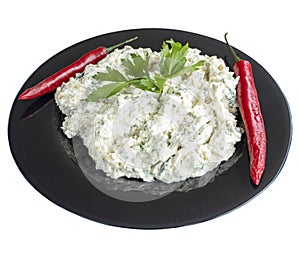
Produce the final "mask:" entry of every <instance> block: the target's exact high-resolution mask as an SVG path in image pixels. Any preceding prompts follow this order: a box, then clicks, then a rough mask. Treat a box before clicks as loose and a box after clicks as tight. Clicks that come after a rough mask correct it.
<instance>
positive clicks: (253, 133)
mask: <svg viewBox="0 0 300 258" xmlns="http://www.w3.org/2000/svg"><path fill="white" fill-rule="evenodd" d="M225 41H226V43H227V45H228V47H229V48H230V51H231V53H232V55H233V57H234V58H235V61H236V63H235V65H234V67H233V70H234V72H235V74H236V76H239V77H240V79H239V83H238V85H237V89H236V91H237V101H238V105H239V110H240V113H241V116H242V120H243V123H244V126H245V131H246V136H247V142H248V152H249V156H250V176H251V178H252V181H253V182H254V183H255V184H256V185H258V184H259V182H260V180H261V177H262V175H263V172H264V169H265V163H266V149H267V147H266V145H267V139H266V132H265V125H264V121H263V117H262V114H261V110H260V104H259V99H258V95H257V91H256V87H255V83H254V77H253V73H252V66H251V63H250V62H249V61H247V60H242V59H240V58H239V57H238V56H237V54H236V53H235V52H234V50H233V48H232V47H231V46H230V45H229V43H228V41H227V33H226V34H225Z"/></svg>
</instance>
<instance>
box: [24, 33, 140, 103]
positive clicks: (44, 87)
mask: <svg viewBox="0 0 300 258" xmlns="http://www.w3.org/2000/svg"><path fill="white" fill-rule="evenodd" d="M135 39H137V37H134V38H132V39H128V40H126V41H124V42H121V43H119V44H117V45H114V46H112V47H109V48H105V47H98V48H96V49H93V50H91V51H89V52H87V53H86V54H84V55H83V56H81V57H80V58H79V59H77V60H76V61H75V62H73V63H72V64H70V65H68V66H66V67H64V68H63V69H61V70H59V71H58V72H56V73H55V74H53V75H51V76H49V77H48V78H46V79H44V80H43V81H41V82H39V83H38V84H36V85H35V86H33V87H31V88H28V89H26V90H25V91H24V92H23V93H22V94H21V95H20V96H19V97H18V100H27V99H33V98H37V97H40V96H42V95H44V94H46V93H49V92H52V91H55V90H56V89H57V88H58V87H59V86H61V84H62V83H64V82H67V81H68V80H69V79H70V78H71V77H75V75H76V74H77V73H81V72H83V70H84V68H85V67H86V66H87V65H88V64H96V63H98V62H99V61H100V60H102V59H103V58H105V57H106V56H107V54H108V53H110V52H111V51H112V50H114V49H115V48H117V47H119V46H121V45H124V44H127V43H129V42H131V41H133V40H135Z"/></svg>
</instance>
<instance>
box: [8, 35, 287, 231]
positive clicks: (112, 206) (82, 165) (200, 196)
mask: <svg viewBox="0 0 300 258" xmlns="http://www.w3.org/2000/svg"><path fill="white" fill-rule="evenodd" d="M134 36H138V37H139V39H138V40H137V41H135V42H132V46H133V47H151V48H152V49H154V50H159V48H160V46H161V42H162V41H164V40H166V39H169V38H173V39H174V40H176V41H180V42H182V43H185V42H189V44H190V46H191V47H196V48H199V49H201V50H202V53H204V54H208V55H217V56H218V57H221V58H223V59H224V60H225V61H226V62H227V64H228V65H229V66H232V65H233V63H234V60H233V59H232V58H231V55H230V53H229V51H228V49H227V46H226V45H225V44H224V43H222V42H220V41H217V40H214V39H211V38H208V37H205V36H202V35H198V34H194V33H189V32H184V31H178V30H167V29H138V30H128V31H120V32H115V33H110V34H106V35H102V36H99V37H95V38H92V39H88V40H86V41H83V42H80V43H78V44H76V45H74V46H72V47H69V48H67V49H65V50H63V51H62V52H60V53H58V54H57V55H55V56H53V57H52V58H50V59H49V60H48V61H47V62H45V63H44V64H42V65H41V66H40V67H39V68H38V69H37V70H36V71H35V72H34V73H33V74H32V75H31V76H30V77H29V79H28V80H27V81H26V82H25V84H24V86H23V87H22V89H20V92H21V91H23V90H24V89H26V88H28V87H30V86H32V85H34V84H36V83H37V82H39V81H40V80H42V79H43V78H45V77H47V76H49V75H50V74H52V73H54V72H55V71H57V70H58V69H60V68H62V67H64V66H66V65H67V64H69V63H70V62H72V61H74V60H75V59H77V58H78V57H79V56H81V55H82V54H83V53H85V52H87V51H89V50H91V49H94V48H96V47H97V46H99V45H105V46H109V45H113V44H114V43H115V42H119V41H122V40H124V39H127V38H131V37H134ZM237 53H238V54H239V56H240V57H241V58H243V59H247V60H249V61H250V62H251V63H252V66H253V73H254V76H255V80H256V84H257V90H258V94H259V97H260V101H261V108H262V113H263V116H264V120H265V125H266V131H267V140H268V144H267V164H266V170H265V173H264V176H263V178H262V181H261V183H260V185H259V186H258V187H256V186H254V185H253V184H252V183H251V180H250V177H249V159H248V154H247V148H246V143H245V142H244V144H241V145H240V146H239V148H237V152H236V153H235V156H234V157H233V160H232V163H234V165H233V166H232V164H231V163H230V162H229V163H228V162H225V163H224V164H223V169H222V170H219V171H214V172H213V173H211V174H209V175H208V177H207V178H202V179H201V180H200V179H199V178H198V179H191V180H187V181H186V182H184V183H180V184H174V185H173V184H172V185H169V187H166V186H165V184H163V185H160V184H158V183H156V184H153V185H150V184H148V185H147V183H143V182H139V181H136V180H126V179H120V180H117V181H114V180H112V179H109V178H107V177H106V176H105V175H104V174H101V173H98V171H97V173H95V172H96V171H95V170H93V169H92V167H93V164H92V161H91V160H88V159H87V158H88V155H86V150H84V148H82V147H83V146H82V144H81V143H80V141H77V140H75V141H73V142H72V144H71V145H68V144H70V143H69V142H68V141H67V140H63V137H61V135H60V133H59V132H58V130H57V114H56V112H57V109H56V107H55V104H54V101H51V97H53V96H51V94H50V95H47V96H45V97H42V98H40V99H37V100H32V101H23V102H22V101H17V100H15V102H14V104H13V107H12V110H11V115H10V120H9V130H8V132H9V141H10V147H11V151H12V154H13V156H14V159H15V161H16V163H17V165H18V167H19V169H20V171H21V172H22V173H23V175H24V176H25V178H26V179H27V180H28V181H29V182H30V183H31V184H32V185H33V186H34V187H35V188H36V189H37V190H38V191H39V192H40V193H41V194H43V195H44V196H45V197H47V198H48V199H49V200H51V201H53V202H54V203H56V204H58V205H59V206H61V207H63V208H65V209H67V210H69V211H71V212H74V213H76V214H78V215H81V216H83V217H85V218H88V219H91V220H94V221H98V222H100V223H104V224H109V225H115V226H122V227H132V228H167V227H177V226H183V225H188V224H193V223H199V222H203V221H206V220H209V219H213V218H215V217H217V216H219V215H221V214H224V213H226V212H228V211H231V210H233V209H234V208H237V207H239V206H241V205H242V204H243V203H245V202H247V201H248V200H249V199H251V198H252V197H254V196H255V195H257V194H258V193H259V192H261V191H262V190H263V189H265V188H266V187H267V186H268V185H269V184H270V183H271V182H272V181H273V180H274V179H275V178H276V176H277V175H278V173H279V172H280V170H281V168H282V166H283V164H284V162H285V159H286V157H287V153H288V149H289V145H290V141H291V128H292V126H291V116H290V111H289V107H288V104H287V102H286V99H285V97H284V96H283V94H282V92H281V90H280V88H279V87H278V85H277V84H276V82H275V81H274V80H273V78H272V77H271V76H270V75H269V74H268V73H267V71H266V70H265V69H264V68H263V67H261V66H260V65H259V64H258V63H257V62H256V61H255V60H253V59H252V58H250V57H249V56H247V55H246V54H244V53H242V52H241V51H238V50H237ZM37 111H38V112H37ZM32 114H34V115H32ZM62 141H63V144H62ZM72 148H73V149H74V148H76V152H75V153H77V154H79V155H82V156H80V157H79V156H78V155H77V157H76V156H75V157H74V154H72ZM73 153H74V152H73ZM224 168H225V169H224ZM224 170H225V171H224ZM220 171H222V172H224V173H223V174H222V175H220V176H218V177H215V174H216V173H217V174H219V173H220ZM215 172H216V173H215ZM213 178H214V181H213V182H212V183H208V182H209V181H211V180H212V179H213ZM149 186H150V187H149ZM98 189H101V191H99V190H98ZM116 194H117V195H116ZM157 196H158V197H159V198H157ZM139 198H140V199H139ZM145 201H146V202H145Z"/></svg>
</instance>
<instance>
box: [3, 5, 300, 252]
mask: <svg viewBox="0 0 300 258" xmlns="http://www.w3.org/2000/svg"><path fill="white" fill-rule="evenodd" d="M3 2H4V1H2V3H1V8H0V9H1V15H0V24H1V40H0V44H1V48H0V51H1V55H0V68H1V69H0V75H1V83H0V84H1V86H0V87H1V92H2V94H1V95H0V97H1V100H0V105H1V109H0V110H1V111H0V112H1V113H0V114H1V120H0V121H1V134H0V135H1V155H0V157H1V179H0V191H1V192H0V198H1V199H0V204H1V212H0V223H1V224H0V237H1V240H0V243H1V244H0V246H1V247H0V256H1V257H121V256H122V257H163V256H165V257H191V256H192V257H195V256H200V255H201V256H203V257H220V256H222V257H274V256H275V255H276V257H280V256H281V257H282V256H283V255H284V257H299V246H298V245H299V230H300V222H299V217H300V213H299V196H300V187H299V182H300V180H299V179H300V176H299V175H300V172H299V171H298V170H299V168H298V161H299V143H300V142H299V116H298V112H299V108H300V104H299V103H300V100H299V97H298V96H299V95H297V92H299V90H298V88H299V87H300V85H299V67H300V64H299V60H300V56H299V29H297V25H299V24H300V19H299V12H298V7H297V6H296V3H297V1H289V0H285V1H261V0H260V1H253V0H252V1H240V0H239V1H232V0H231V1H230V0H228V1H213V0H212V1H187V0H185V1H177V2H176V1H175V2H173V1H172V2H171V1H154V0H152V1H119V0H114V1H107V2H105V1H90V0H85V1H74V0H73V1H63V0H60V1H56V0H52V1H33V0H27V1H14V0H10V1H5V3H3ZM270 3H272V4H270ZM149 27H157V28H170V29H181V30H187V31H191V32H195V33H199V34H203V35H206V36H209V37H213V38H216V39H219V40H223V35H224V33H225V32H227V31H228V32H229V33H230V41H231V43H232V45H234V46H235V47H237V48H238V49H240V50H242V51H243V52H245V53H247V54H248V55H250V56H251V57H252V58H254V59H255V60H256V61H257V62H259V63H260V64H261V65H262V66H264V67H265V69H266V70H268V72H269V73H270V74H271V75H272V76H273V78H274V79H275V80H276V81H277V83H278V84H279V85H280V87H281V89H282V91H283V92H284V94H285V95H286V97H287V99H288V101H289V104H290V107H291V110H292V114H293V125H294V135H293V142H292V146H291V149H290V153H289V157H288V159H287V161H286V164H285V166H284V168H283V169H282V171H281V173H280V175H279V176H278V178H277V179H276V180H275V181H274V183H273V184H272V185H271V186H270V187H269V188H267V189H266V190H265V191H264V192H262V193H261V194H260V195H259V196H257V197H256V198H255V199H253V200H252V201H250V202H249V203H247V204H246V205H244V206H242V207H241V208H239V209H237V210H235V211H233V212H231V213H229V214H227V215H224V216H221V217H219V218H217V219H214V220H211V221H208V222H205V223H202V224H197V225H192V226H186V227H181V228H176V229H167V230H155V231H144V230H132V229H123V228H116V227H111V226H106V225H102V224H99V223H95V222H93V221H90V220H87V219H84V218H82V217H79V216H77V215H75V214H73V213H70V212H68V211H66V210H64V209H62V208H60V207H58V206H56V205H55V204H53V203H52V202H50V201H48V200H47V199H46V198H44V197H43V196H42V195H40V194H39V193H38V192H37V191H36V190H35V189H34V188H33V187H32V186H31V185H30V184H29V183H28V182H27V181H26V180H25V179H24V177H23V176H22V174H21V173H20V172H19V170H18V168H17V166H16V165H15V163H14V160H13V158H12V156H11V154H10V150H9V146H8V138H7V124H8V117H9V112H10V108H11V105H12V103H13V100H14V98H15V96H16V94H17V93H18V91H19V89H20V88H21V86H22V85H23V83H24V82H25V80H26V79H27V78H28V77H29V76H30V75H31V73H32V72H33V71H34V70H35V69H36V68H37V67H38V66H39V65H40V64H41V63H43V62H44V61H46V60H47V59H48V58H50V57H51V56H53V55H54V54H56V53H57V52H59V51H61V50H63V49H65V48H66V47H68V46H70V45H72V44H75V43H77V42H79V41H82V40H84V39H87V38H90V37H93V36H97V35H100V34H104V33H108V32H112V31H118V30H124V29H133V28H149ZM297 238H298V239H297ZM297 255H298V256H297Z"/></svg>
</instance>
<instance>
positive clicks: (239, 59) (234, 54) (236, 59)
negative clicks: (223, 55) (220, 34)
mask: <svg viewBox="0 0 300 258" xmlns="http://www.w3.org/2000/svg"><path fill="white" fill-rule="evenodd" d="M227 34H228V32H226V33H225V35H224V38H225V41H226V44H227V45H228V47H229V49H230V51H231V53H232V55H233V57H234V59H235V61H236V62H238V61H241V58H239V57H238V55H237V54H236V53H235V51H234V50H233V48H232V46H230V45H229V43H228V40H227Z"/></svg>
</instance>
